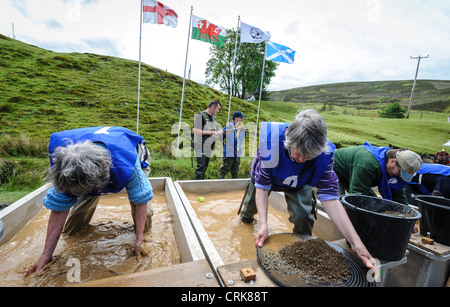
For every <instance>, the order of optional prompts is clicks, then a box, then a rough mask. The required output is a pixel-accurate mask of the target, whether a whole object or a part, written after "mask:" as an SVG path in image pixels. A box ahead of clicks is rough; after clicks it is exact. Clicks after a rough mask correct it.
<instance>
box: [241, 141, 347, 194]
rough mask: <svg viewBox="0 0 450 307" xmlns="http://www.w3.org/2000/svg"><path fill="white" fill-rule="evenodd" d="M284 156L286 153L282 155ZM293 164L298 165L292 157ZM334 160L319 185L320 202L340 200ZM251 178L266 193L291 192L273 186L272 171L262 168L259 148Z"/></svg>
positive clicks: (252, 167) (251, 170) (329, 164)
mask: <svg viewBox="0 0 450 307" xmlns="http://www.w3.org/2000/svg"><path fill="white" fill-rule="evenodd" d="M281 154H284V153H281ZM289 158H290V159H291V161H292V162H293V163H297V162H295V161H294V159H292V157H290V154H289ZM333 164H334V158H333V157H331V159H330V162H329V163H328V167H327V169H326V171H325V173H324V174H323V176H322V178H320V180H319V182H318V183H317V185H316V187H317V198H318V199H319V201H326V200H331V199H339V193H338V188H339V181H338V177H337V175H336V173H335V172H334V171H333ZM250 177H251V179H252V182H253V183H254V184H255V187H256V188H259V189H263V190H266V191H271V190H273V191H287V190H290V189H289V188H286V187H281V186H275V185H273V184H272V169H271V168H262V167H261V155H260V152H259V148H258V150H257V151H256V156H255V158H254V159H253V163H252V166H251V169H250Z"/></svg>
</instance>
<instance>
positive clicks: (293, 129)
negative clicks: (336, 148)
mask: <svg viewBox="0 0 450 307" xmlns="http://www.w3.org/2000/svg"><path fill="white" fill-rule="evenodd" d="M283 145H284V148H286V149H288V148H289V147H293V148H294V149H295V150H296V151H298V152H299V154H301V155H302V156H303V157H304V158H306V159H313V158H315V157H317V156H319V155H320V154H321V153H322V152H325V153H327V152H329V150H330V149H329V148H328V136H327V124H326V122H325V120H324V119H323V117H322V116H321V115H320V114H319V113H318V112H317V111H316V110H314V109H307V110H304V111H301V112H299V113H297V115H296V116H295V120H294V121H293V122H292V123H291V124H290V125H289V126H288V128H287V131H286V134H285V139H284V143H283Z"/></svg>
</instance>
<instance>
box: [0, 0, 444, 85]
mask: <svg viewBox="0 0 450 307" xmlns="http://www.w3.org/2000/svg"><path fill="white" fill-rule="evenodd" d="M162 2H163V3H164V4H166V5H168V6H169V7H171V8H172V9H174V10H175V11H176V12H177V13H178V16H179V22H178V27H177V28H176V29H173V28H170V27H165V26H159V25H158V26H156V25H149V24H144V25H143V32H142V61H143V62H144V63H147V64H150V65H153V66H156V67H158V68H161V69H167V70H168V71H169V72H172V73H174V74H177V75H179V76H183V72H184V64H185V56H186V43H187V39H188V24H189V14H190V8H191V5H192V6H193V7H194V14H195V15H198V16H201V17H203V18H206V19H208V20H210V21H211V22H214V23H217V24H219V25H221V26H224V27H227V28H235V27H236V24H237V18H238V16H240V18H241V21H242V22H245V23H248V24H251V25H254V26H257V27H260V28H261V29H263V30H265V31H270V32H271V34H272V41H274V42H276V43H279V44H283V45H286V46H289V47H291V48H292V49H294V50H296V59H295V62H294V64H292V65H290V64H284V63H282V64H280V68H279V69H278V70H277V72H276V77H274V78H273V79H272V84H271V86H270V89H271V90H279V89H284V88H291V87H298V86H307V85H313V84H323V83H332V82H346V81H365V80H394V79H398V80H400V79H412V78H413V77H414V72H415V67H416V64H417V61H415V60H411V59H410V56H417V55H419V54H420V55H422V56H424V55H428V54H429V55H430V57H429V58H428V59H426V60H424V61H423V65H422V64H421V68H420V73H419V78H428V79H450V60H449V54H450V43H449V39H448V38H449V37H450V3H449V2H448V1H440V0H428V1H420V0H408V1H406V0H396V1H389V0H365V1H364V0H333V1H332V0H328V1H326V0H314V1H310V0H280V1H276V2H273V1H268V0H260V1H258V0H245V1H242V0H240V1H237V0H228V1H226V2H222V1H216V0H208V1H207V0H191V1H184V0H165V1H164V0H162ZM139 3H140V1H139V0H136V1H120V0H94V1H89V0H64V1H63V0H45V1H42V0H22V1H19V0H14V1H9V0H0V7H1V10H0V33H2V34H4V35H10V36H11V35H12V30H11V24H12V23H14V25H15V35H16V38H17V39H19V40H22V41H24V42H27V43H30V44H33V45H37V46H40V47H43V48H48V49H51V50H55V51H60V52H91V53H99V54H105V55H113V56H119V57H124V58H128V59H133V60H138V56H139ZM209 47H210V45H209V44H207V43H203V42H200V41H192V40H191V41H190V48H189V61H188V67H187V68H188V69H189V67H190V66H191V67H192V79H193V80H195V81H197V82H200V83H204V79H205V74H204V72H205V68H206V62H207V60H208V59H209Z"/></svg>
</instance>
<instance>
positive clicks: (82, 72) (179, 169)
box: [0, 35, 450, 202]
mask: <svg viewBox="0 0 450 307" xmlns="http://www.w3.org/2000/svg"><path fill="white" fill-rule="evenodd" d="M182 83H183V79H182V78H180V77H179V76H176V75H173V74H170V73H167V72H165V71H163V70H160V69H158V68H155V67H151V66H149V65H145V64H143V65H142V70H141V100H140V120H139V134H141V135H143V136H144V138H145V139H146V140H148V141H149V142H148V144H149V147H150V149H151V150H152V157H153V160H152V173H151V176H169V177H172V178H173V179H174V180H184V179H193V176H194V167H195V164H196V163H195V161H193V160H191V158H189V157H188V158H177V159H175V158H174V157H173V156H172V154H171V148H170V145H171V144H172V142H173V141H174V140H175V138H176V133H172V127H173V126H175V129H174V131H177V128H178V120H179V113H178V112H179V110H180V101H181V92H182ZM411 86H412V81H379V82H353V83H340V84H328V85H320V86H311V87H304V88H297V89H290V90H285V91H280V92H273V93H271V97H272V100H273V101H263V102H261V110H260V114H259V121H260V122H261V121H282V122H290V121H292V120H293V119H294V118H295V113H296V111H298V110H301V109H303V108H316V109H317V110H318V111H319V112H320V113H321V114H322V115H323V116H324V118H325V120H326V121H327V124H328V131H329V132H328V133H329V138H330V140H331V141H332V142H333V143H335V144H336V145H337V146H338V147H346V146H354V145H360V144H362V143H364V142H365V141H369V142H370V143H372V144H373V145H377V146H389V145H390V144H392V146H395V147H406V148H410V149H411V150H414V151H416V152H417V153H419V154H421V155H422V154H425V153H432V154H434V153H435V152H436V151H438V150H440V149H441V145H442V144H443V143H445V142H446V141H448V140H449V139H450V123H448V122H447V117H448V116H449V115H450V107H449V102H450V81H439V80H419V81H418V83H417V87H416V92H415V96H414V97H415V98H414V103H413V108H412V111H411V114H410V118H409V119H386V118H379V117H378V111H379V110H380V108H382V107H385V106H387V105H388V104H389V103H391V102H393V101H400V102H401V103H402V105H405V103H406V104H407V103H408V102H409V95H410V91H411ZM137 87H138V63H137V62H136V61H131V60H125V59H120V58H115V57H107V56H102V55H95V54H88V53H56V52H52V51H48V50H44V49H41V48H38V47H36V46H31V45H28V44H25V43H23V42H20V41H17V40H14V39H10V38H8V37H6V36H3V35H0V93H1V95H0V202H2V201H13V200H15V199H17V198H18V197H19V196H22V195H24V193H25V194H26V193H27V192H29V191H31V190H33V189H36V188H37V187H39V186H40V185H41V184H42V183H43V177H44V174H45V170H46V168H47V167H48V157H47V153H46V147H47V143H48V139H49V136H50V134H51V133H52V132H55V131H61V130H66V129H73V128H79V127H86V126H108V125H115V126H124V127H127V128H129V129H131V130H134V131H135V130H136V115H137ZM212 99H219V100H220V101H221V102H222V104H223V107H222V109H221V112H220V113H219V115H218V121H219V123H221V124H222V125H224V124H225V121H226V119H227V115H228V101H229V96H227V95H224V94H223V93H221V92H218V91H216V90H214V89H211V88H208V87H205V86H203V85H200V84H197V83H195V82H192V81H187V84H186V91H185V98H184V105H183V122H186V123H187V124H188V125H189V126H190V127H192V123H193V118H194V114H195V113H197V112H198V111H201V110H204V109H205V108H206V106H207V104H208V102H209V101H211V100H212ZM281 101H282V102H281ZM257 108H258V102H257V101H256V102H246V101H242V100H240V99H237V98H233V99H232V105H231V112H234V111H236V110H240V111H242V112H243V113H244V114H246V115H247V116H248V117H247V118H246V121H245V123H255V122H256V118H257ZM250 143H251V142H250V139H247V141H246V151H245V152H246V153H247V156H246V157H243V158H242V162H241V170H240V174H239V175H240V176H241V177H248V171H249V168H250V165H251V162H252V157H251V153H250V154H249V145H253V144H250ZM220 164H221V158H220V157H215V158H213V159H212V160H211V162H210V166H209V167H208V171H207V174H206V176H207V178H217V176H218V172H219V167H220ZM16 192H18V193H19V194H16ZM5 195H6V196H5Z"/></svg>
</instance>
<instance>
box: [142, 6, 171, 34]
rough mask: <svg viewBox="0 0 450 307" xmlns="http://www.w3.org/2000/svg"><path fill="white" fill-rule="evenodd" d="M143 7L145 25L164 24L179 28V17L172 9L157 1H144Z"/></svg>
mask: <svg viewBox="0 0 450 307" xmlns="http://www.w3.org/2000/svg"><path fill="white" fill-rule="evenodd" d="M142 6H143V7H142V11H143V13H144V14H143V22H144V23H153V24H160V25H162V24H164V25H166V26H169V27H172V28H176V27H177V25H178V15H177V13H176V12H175V11H174V10H172V9H171V8H170V7H168V6H166V5H164V4H162V3H161V2H158V1H156V0H144V3H143V5H142Z"/></svg>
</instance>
